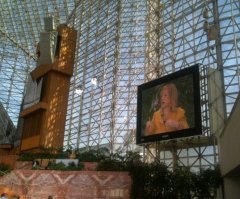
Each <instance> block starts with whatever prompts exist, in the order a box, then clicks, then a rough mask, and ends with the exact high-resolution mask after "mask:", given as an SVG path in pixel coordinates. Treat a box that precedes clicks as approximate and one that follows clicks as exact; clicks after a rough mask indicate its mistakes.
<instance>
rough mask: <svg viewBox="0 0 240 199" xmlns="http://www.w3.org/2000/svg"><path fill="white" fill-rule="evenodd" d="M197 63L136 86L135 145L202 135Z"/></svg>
mask: <svg viewBox="0 0 240 199" xmlns="http://www.w3.org/2000/svg"><path fill="white" fill-rule="evenodd" d="M199 81H200V79H199V65H198V64H196V65H194V66H191V67H188V68H185V69H182V70H180V71H177V72H175V73H172V74H170V75H166V76H164V77H161V78H159V79H155V80H153V81H150V82H147V83H144V84H142V85H140V86H138V99H137V100H138V101H137V139H136V142H137V144H142V143H149V142H156V141H161V140H167V139H174V138H180V137H187V136H193V135H200V134H202V122H201V106H200V83H199Z"/></svg>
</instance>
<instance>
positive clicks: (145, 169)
mask: <svg viewBox="0 0 240 199" xmlns="http://www.w3.org/2000/svg"><path fill="white" fill-rule="evenodd" d="M129 173H130V175H131V177H132V189H131V198H138V199H149V198H151V199H161V198H163V199H175V198H176V199H178V198H181V199H192V198H201V199H210V198H213V196H214V195H215V194H216V193H215V192H216V189H217V188H218V187H219V186H220V185H221V175H220V171H219V169H218V167H216V168H214V169H207V170H202V171H201V172H199V173H194V172H191V171H190V168H188V167H179V166H176V167H175V168H174V169H173V170H172V171H171V170H169V169H168V168H167V166H166V165H164V164H162V163H159V162H153V163H151V164H146V163H142V164H139V163H138V164H135V165H132V168H131V169H130V170H129Z"/></svg>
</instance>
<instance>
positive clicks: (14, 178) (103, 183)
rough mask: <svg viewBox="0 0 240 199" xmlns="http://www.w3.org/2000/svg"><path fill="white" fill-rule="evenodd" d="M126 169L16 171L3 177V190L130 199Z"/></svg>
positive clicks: (25, 196)
mask: <svg viewBox="0 0 240 199" xmlns="http://www.w3.org/2000/svg"><path fill="white" fill-rule="evenodd" d="M130 188H131V177H130V176H129V175H128V173H127V172H99V171H53V170H13V171H12V172H11V173H9V174H7V175H5V176H4V177H0V193H2V192H7V193H9V194H10V193H11V194H12V195H13V194H16V195H19V196H20V198H21V199H45V198H46V199H47V198H48V196H50V195H51V196H53V198H54V199H130Z"/></svg>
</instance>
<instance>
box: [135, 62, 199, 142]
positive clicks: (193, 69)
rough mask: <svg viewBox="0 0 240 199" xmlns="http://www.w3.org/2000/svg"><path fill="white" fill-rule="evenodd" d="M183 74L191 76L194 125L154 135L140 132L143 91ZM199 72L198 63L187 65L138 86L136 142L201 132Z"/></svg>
mask: <svg viewBox="0 0 240 199" xmlns="http://www.w3.org/2000/svg"><path fill="white" fill-rule="evenodd" d="M184 76H192V81H193V84H192V87H193V95H192V96H193V98H192V99H193V107H194V117H195V118H194V126H193V127H189V128H187V129H182V130H176V131H171V132H166V133H158V134H154V135H144V134H143V132H142V125H143V124H142V117H143V116H142V115H143V113H142V109H143V102H142V98H143V92H144V91H146V90H148V89H151V88H153V87H156V86H159V85H160V86H161V85H164V84H166V83H170V82H173V81H174V80H177V79H178V78H182V77H184ZM200 101H201V100H200V73H199V64H195V65H193V66H190V67H187V68H185V69H182V70H179V71H177V72H174V73H172V74H169V75H166V76H163V77H160V78H158V79H155V80H152V81H149V82H147V83H144V84H141V85H139V86H138V90H137V130H136V144H137V145H141V144H144V143H152V142H158V141H163V140H170V139H175V138H183V137H189V136H195V135H201V134H202V118H201V103H200Z"/></svg>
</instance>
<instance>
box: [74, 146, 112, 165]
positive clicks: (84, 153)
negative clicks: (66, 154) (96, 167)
mask: <svg viewBox="0 0 240 199" xmlns="http://www.w3.org/2000/svg"><path fill="white" fill-rule="evenodd" d="M76 155H77V158H78V159H79V161H81V162H99V161H101V160H105V159H106V158H107V157H109V156H110V153H109V150H108V149H107V148H100V149H98V150H95V149H88V150H77V151H76Z"/></svg>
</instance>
